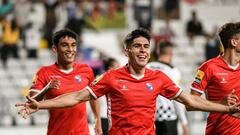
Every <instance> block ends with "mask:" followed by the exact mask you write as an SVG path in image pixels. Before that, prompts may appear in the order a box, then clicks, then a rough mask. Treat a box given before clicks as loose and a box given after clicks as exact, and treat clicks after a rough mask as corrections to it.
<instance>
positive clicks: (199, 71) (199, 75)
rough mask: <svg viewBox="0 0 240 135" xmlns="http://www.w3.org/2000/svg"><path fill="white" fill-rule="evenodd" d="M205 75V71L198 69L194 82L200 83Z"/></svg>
mask: <svg viewBox="0 0 240 135" xmlns="http://www.w3.org/2000/svg"><path fill="white" fill-rule="evenodd" d="M203 76H204V72H203V71H201V70H198V71H197V74H196V76H195V80H194V82H195V83H198V84H200V83H201V81H202V79H203Z"/></svg>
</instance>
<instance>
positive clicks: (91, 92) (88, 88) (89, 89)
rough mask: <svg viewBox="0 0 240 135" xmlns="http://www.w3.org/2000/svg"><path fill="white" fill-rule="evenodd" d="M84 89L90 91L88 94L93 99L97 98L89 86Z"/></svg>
mask: <svg viewBox="0 0 240 135" xmlns="http://www.w3.org/2000/svg"><path fill="white" fill-rule="evenodd" d="M86 89H87V90H88V91H89V92H90V94H91V95H92V96H93V97H94V98H95V99H97V98H98V97H97V96H96V95H95V93H94V92H93V90H92V89H91V88H90V87H88V86H87V87H86Z"/></svg>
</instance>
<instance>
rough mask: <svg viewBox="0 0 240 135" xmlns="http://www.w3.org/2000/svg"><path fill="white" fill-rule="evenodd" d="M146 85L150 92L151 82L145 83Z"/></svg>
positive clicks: (151, 88)
mask: <svg viewBox="0 0 240 135" xmlns="http://www.w3.org/2000/svg"><path fill="white" fill-rule="evenodd" d="M146 87H147V89H148V91H150V92H151V91H152V90H153V85H152V84H151V83H146Z"/></svg>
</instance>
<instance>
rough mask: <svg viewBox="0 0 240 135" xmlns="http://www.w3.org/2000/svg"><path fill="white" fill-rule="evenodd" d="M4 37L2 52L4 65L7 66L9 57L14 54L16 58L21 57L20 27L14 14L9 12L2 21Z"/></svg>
mask: <svg viewBox="0 0 240 135" xmlns="http://www.w3.org/2000/svg"><path fill="white" fill-rule="evenodd" d="M2 26H3V37H2V42H3V46H2V49H1V51H2V53H1V59H2V64H3V67H4V68H6V67H7V60H8V57H9V56H10V55H11V54H12V55H13V57H14V58H17V59H18V58H19V52H18V41H19V39H20V29H19V27H18V25H17V23H16V19H15V18H14V17H13V14H9V15H8V16H7V19H6V20H4V21H3V22H2Z"/></svg>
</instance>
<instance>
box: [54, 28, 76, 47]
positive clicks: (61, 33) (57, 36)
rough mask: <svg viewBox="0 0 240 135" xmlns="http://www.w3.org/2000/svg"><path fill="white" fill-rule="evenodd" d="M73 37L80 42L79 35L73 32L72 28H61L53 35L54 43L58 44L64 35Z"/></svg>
mask: <svg viewBox="0 0 240 135" xmlns="http://www.w3.org/2000/svg"><path fill="white" fill-rule="evenodd" d="M66 36H68V37H72V38H74V39H75V40H76V41H77V42H78V35H77V34H76V33H75V32H73V31H72V30H70V29H62V30H59V31H57V32H56V33H54V35H53V37H52V43H53V45H56V46H57V45H58V43H59V40H60V39H61V38H62V37H66Z"/></svg>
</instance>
